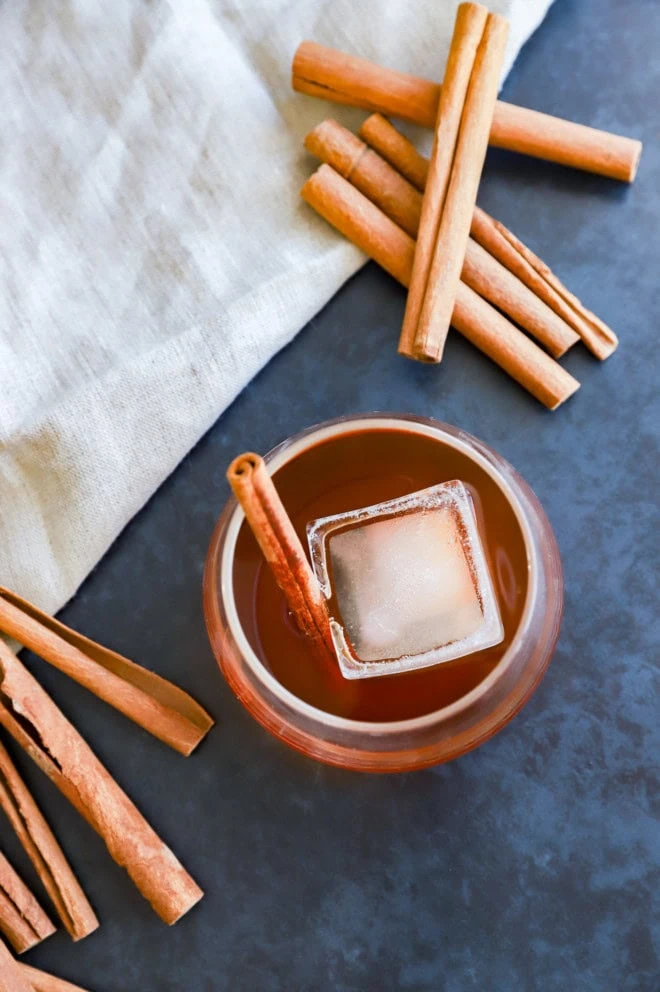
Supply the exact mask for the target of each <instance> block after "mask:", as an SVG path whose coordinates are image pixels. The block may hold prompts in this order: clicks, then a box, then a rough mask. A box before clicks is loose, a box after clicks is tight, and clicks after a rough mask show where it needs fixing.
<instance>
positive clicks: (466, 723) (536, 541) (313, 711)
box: [203, 414, 563, 772]
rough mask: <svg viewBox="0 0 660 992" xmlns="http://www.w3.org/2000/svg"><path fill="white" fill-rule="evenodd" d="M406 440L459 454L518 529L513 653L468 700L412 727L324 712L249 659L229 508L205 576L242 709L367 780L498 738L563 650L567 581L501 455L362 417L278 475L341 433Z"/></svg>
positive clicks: (234, 508) (535, 506)
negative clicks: (520, 544)
mask: <svg viewBox="0 0 660 992" xmlns="http://www.w3.org/2000/svg"><path fill="white" fill-rule="evenodd" d="M373 429H381V430H405V431H412V432H417V433H422V434H424V435H426V436H427V437H431V438H436V439H437V440H438V441H441V442H442V443H443V444H445V445H450V446H452V447H455V448H458V449H459V450H460V451H461V452H462V453H463V454H464V455H467V456H468V457H469V458H471V459H473V460H474V461H476V462H477V463H478V464H479V466H480V467H481V468H482V469H483V470H485V471H486V472H488V474H489V475H490V476H491V478H492V479H493V480H494V481H495V482H496V484H497V485H498V486H499V487H500V489H501V490H502V492H503V493H504V495H505V497H506V499H507V500H508V502H509V504H510V505H511V507H512V509H513V511H514V513H515V515H516V517H517V520H518V523H519V525H520V528H521V531H522V534H523V538H524V542H525V548H526V555H527V567H528V584H527V594H526V600H525V603H524V608H523V612H522V616H521V620H520V623H519V625H518V628H517V630H516V632H515V635H514V637H513V640H512V642H511V644H510V645H509V647H508V649H507V650H506V652H505V653H504V655H503V656H502V658H501V660H500V661H499V662H498V663H497V665H496V666H495V668H493V670H492V671H491V672H490V674H489V675H487V677H486V678H485V679H484V680H483V681H482V682H480V683H479V684H478V685H476V687H475V688H473V689H472V690H471V691H469V692H468V693H466V694H465V695H464V696H462V697H460V698H459V699H457V700H455V701H454V702H452V703H451V704H450V705H447V706H444V707H442V708H440V709H437V710H435V711H433V712H430V713H426V714H425V715H423V716H419V717H416V718H414V719H407V720H397V721H391V722H384V723H375V722H367V721H361V720H352V719H347V718H345V717H339V716H336V715H334V714H331V713H327V712H324V711H323V710H322V709H319V708H317V707H315V706H311V705H310V704H308V703H306V702H305V701H303V700H301V699H299V698H298V697H297V696H295V695H294V694H293V693H292V692H290V691H289V690H288V689H286V688H285V687H284V686H282V685H281V684H280V683H279V682H278V681H277V680H276V679H275V678H274V676H273V675H272V673H271V672H270V671H269V670H268V668H267V667H266V665H264V664H263V662H262V661H261V660H260V659H259V657H258V656H257V654H256V653H255V651H254V650H253V649H252V647H251V645H250V643H249V642H248V639H247V637H246V636H245V633H244V631H243V630H242V627H241V623H240V620H239V617H238V611H237V609H236V603H235V600H234V588H233V555H234V549H235V546H236V540H237V537H238V533H239V530H240V527H241V524H242V523H243V520H244V516H243V512H242V510H241V509H240V508H239V507H238V505H237V503H236V501H235V499H233V498H231V499H230V500H229V502H228V503H227V505H226V507H225V509H224V511H223V513H222V515H221V517H220V519H219V520H218V523H217V525H216V528H215V530H214V532H213V536H212V538H211V542H210V546H209V551H208V555H207V559H206V568H205V573H204V589H203V596H204V614H205V618H206V625H207V630H208V635H209V639H210V642H211V647H212V649H213V652H214V654H215V656H216V659H217V661H218V664H219V666H220V669H221V671H222V673H223V675H224V676H225V678H226V679H227V682H228V683H229V685H230V686H231V688H232V689H233V691H234V693H235V694H236V696H237V697H238V699H239V700H240V701H241V703H242V704H243V705H244V706H245V708H246V709H247V710H248V711H249V712H250V713H251V714H252V715H253V716H254V717H255V719H257V720H258V721H259V723H261V724H262V725H263V726H264V727H265V728H266V729H267V730H269V731H270V732H271V733H272V734H274V735H275V736H276V737H278V738H279V739H280V740H282V741H284V742H285V743H286V744H289V745H290V746H291V747H293V748H295V749H297V750H298V751H301V752H302V753H303V754H306V755H308V756H309V757H311V758H315V759H316V760H318V761H323V762H326V763H328V764H331V765H338V766H340V767H343V768H349V769H354V770H358V771H369V772H394V771H409V770H412V769H416V768H424V767H427V766H429V765H433V764H436V763H439V762H443V761H450V760H452V759H453V758H456V757H458V756H459V755H461V754H465V753H466V752H467V751H469V750H471V749H472V748H475V747H477V746H478V745H479V744H481V743H483V741H485V740H487V739H488V738H489V737H491V736H492V735H493V734H495V733H497V731H499V730H501V728H502V727H503V726H505V724H507V723H508V722H509V721H510V720H511V719H512V718H513V717H514V716H515V714H516V713H517V712H518V710H519V709H520V708H521V707H522V706H523V705H524V704H525V703H526V702H527V700H528V699H529V697H530V696H531V695H532V693H533V692H534V690H535V688H536V686H537V685H538V683H539V681H540V679H541V677H542V676H543V673H544V672H545V669H546V668H547V666H548V663H549V661H550V658H551V656H552V653H553V651H554V648H555V644H556V642H557V637H558V635H559V627H560V623H561V617H562V611H563V579H562V569H561V561H560V558H559V551H558V548H557V542H556V540H555V537H554V534H553V532H552V528H551V527H550V523H549V521H548V518H547V517H546V515H545V513H544V511H543V508H542V507H541V505H540V503H539V501H538V500H537V498H536V496H535V495H534V493H533V492H532V490H531V489H530V487H529V486H528V485H527V483H526V482H525V481H524V480H523V479H522V478H521V476H520V475H518V473H517V472H516V471H515V470H514V469H513V468H512V467H511V465H509V464H508V462H506V461H505V460H504V459H503V458H501V457H500V456H499V455H498V454H496V452H495V451H493V450H492V449H491V448H489V447H488V446H487V445H486V444H484V443H483V442H481V441H478V440H477V439H476V438H474V437H472V436H471V435H469V434H467V433H465V432H464V431H461V430H459V429H458V428H455V427H451V426H449V425H447V424H442V423H440V422H438V421H435V420H430V419H426V418H421V417H414V416H407V415H401V414H362V415H358V416H354V417H344V418H341V419H339V420H333V421H329V422H327V423H324V424H320V425H318V426H316V427H311V428H309V429H308V430H306V431H303V432H302V433H300V434H296V435H295V436H293V437H291V438H289V439H288V440H287V441H284V442H283V443H282V444H280V445H278V446H277V447H276V448H274V449H273V450H272V451H271V452H270V453H269V454H268V455H267V456H266V461H267V463H268V465H269V468H270V470H271V471H272V472H275V471H276V470H277V469H278V468H280V467H281V466H282V465H284V464H286V463H287V462H289V461H290V460H291V459H294V458H296V457H297V456H298V455H300V454H301V452H304V451H305V450H306V449H307V448H309V447H311V446H313V445H316V444H318V443H319V442H321V441H325V440H327V439H329V438H333V437H335V436H337V435H339V434H341V433H342V432H351V433H353V432H355V431H360V430H373Z"/></svg>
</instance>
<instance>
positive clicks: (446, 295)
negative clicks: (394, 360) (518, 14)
mask: <svg viewBox="0 0 660 992" xmlns="http://www.w3.org/2000/svg"><path fill="white" fill-rule="evenodd" d="M507 34H508V24H507V21H506V20H505V18H503V17H500V16H499V15H498V14H489V13H488V11H487V10H486V9H485V8H484V7H482V6H481V5H479V4H473V3H462V4H461V5H460V6H459V8H458V12H457V16H456V25H455V28H454V35H453V37H452V41H451V47H450V49H449V58H448V60H447V70H446V73H445V81H444V85H443V87H442V92H441V94H440V104H439V108H438V121H437V125H436V130H435V137H434V141H433V151H432V153H431V164H430V166H429V174H428V179H427V183H426V190H425V192H424V199H423V201H422V215H421V218H420V222H419V233H418V235H417V248H416V250H415V258H414V262H413V269H412V275H411V279H410V289H409V291H408V300H407V304H406V311H405V315H404V318H403V327H402V329H401V337H400V339H399V352H400V354H402V355H406V356H407V357H408V358H416V359H418V360H420V361H426V362H439V361H441V360H442V354H443V350H444V345H445V340H446V338H447V332H448V331H449V324H450V321H451V315H452V311H453V309H454V300H455V298H456V292H457V289H458V283H459V280H460V276H461V269H462V267H463V261H464V259H465V252H466V250H467V244H468V238H469V235H470V222H471V220H472V212H473V210H474V206H475V203H476V200H477V190H478V188H479V180H480V179H481V172H482V169H483V164H484V160H485V157H486V149H487V147H488V133H489V130H490V124H491V121H492V116H493V110H494V108H495V100H496V98H497V89H498V86H499V80H500V74H501V71H502V65H503V62H504V50H505V46H506V39H507Z"/></svg>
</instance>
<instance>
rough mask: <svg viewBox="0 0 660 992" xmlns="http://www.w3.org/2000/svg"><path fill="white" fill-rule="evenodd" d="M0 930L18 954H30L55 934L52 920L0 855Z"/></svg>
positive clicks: (0, 854) (2, 855)
mask: <svg viewBox="0 0 660 992" xmlns="http://www.w3.org/2000/svg"><path fill="white" fill-rule="evenodd" d="M0 931H2V933H3V934H4V935H5V937H6V938H7V940H8V941H9V943H10V944H11V946H12V947H13V948H14V950H15V951H16V953H17V954H23V953H24V951H29V950H30V948H31V947H34V946H35V944H39V943H40V942H41V941H42V940H45V939H46V937H50V935H51V934H53V933H55V927H54V926H53V924H52V923H51V921H50V920H49V919H48V917H47V916H46V914H45V912H44V911H43V909H42V908H41V906H40V905H39V903H38V902H37V900H36V899H35V897H34V896H33V895H32V893H31V892H30V890H29V889H28V887H27V885H26V884H25V882H24V881H23V880H22V879H21V878H20V877H19V876H18V875H17V874H16V872H15V871H14V869H13V868H12V866H11V865H10V863H9V862H8V861H7V859H6V857H5V856H4V854H2V853H1V852H0Z"/></svg>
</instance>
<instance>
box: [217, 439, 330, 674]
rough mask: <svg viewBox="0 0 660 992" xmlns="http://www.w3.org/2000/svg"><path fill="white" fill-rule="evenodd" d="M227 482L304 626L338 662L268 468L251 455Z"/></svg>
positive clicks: (322, 604) (316, 588) (324, 612)
mask: <svg viewBox="0 0 660 992" xmlns="http://www.w3.org/2000/svg"><path fill="white" fill-rule="evenodd" d="M227 479H228V480H229V484H230V486H231V488H232V490H233V492H234V495H235V496H236V499H237V500H238V502H239V503H240V505H241V508H242V510H243V512H244V514H245V517H246V519H247V522H248V524H249V525H250V528H251V530H252V533H253V534H254V536H255V538H256V540H257V542H258V544H259V547H260V548H261V550H262V552H263V555H264V557H265V559H266V561H267V562H268V564H269V565H270V567H271V569H272V571H273V574H274V576H275V580H276V582H277V584H278V586H279V587H280V589H281V590H282V592H283V593H284V596H285V598H286V601H287V605H288V607H289V609H290V610H291V612H292V613H293V615H294V617H295V618H296V621H297V623H298V626H299V627H300V629H301V631H302V632H303V633H304V634H306V635H307V636H308V637H309V638H310V640H311V641H312V642H313V643H315V644H317V645H318V646H319V647H322V648H323V650H329V651H330V653H331V654H332V657H333V658H334V657H335V654H334V649H333V647H332V639H331V635H330V622H329V617H328V609H327V605H326V601H325V598H324V596H323V593H322V591H321V587H320V585H319V582H318V579H317V578H316V576H315V575H314V572H313V571H312V567H311V565H310V564H309V561H308V560H307V556H306V555H305V551H304V549H303V546H302V542H301V541H300V538H299V537H298V535H297V533H296V531H295V530H294V527H293V524H292V523H291V520H290V519H289V516H288V514H287V512H286V510H285V508H284V506H283V505H282V501H281V499H280V497H279V494H278V492H277V490H276V488H275V485H274V483H273V480H272V479H271V477H270V475H269V474H268V469H267V468H266V463H265V462H264V460H263V458H261V456H260V455H256V454H254V453H253V452H251V451H248V452H245V453H244V454H242V455H239V456H238V457H237V458H235V459H234V461H233V462H232V463H231V465H230V466H229V468H228V469H227Z"/></svg>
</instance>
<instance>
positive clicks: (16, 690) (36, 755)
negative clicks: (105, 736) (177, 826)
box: [0, 641, 203, 924]
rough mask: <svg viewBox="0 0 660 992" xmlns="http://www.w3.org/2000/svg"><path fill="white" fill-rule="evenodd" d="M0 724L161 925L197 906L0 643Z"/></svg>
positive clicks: (153, 840)
mask: <svg viewBox="0 0 660 992" xmlns="http://www.w3.org/2000/svg"><path fill="white" fill-rule="evenodd" d="M0 724H1V725H2V726H4V727H5V729H6V730H7V731H8V732H9V733H10V734H11V735H12V737H13V738H14V739H15V740H16V741H17V742H18V743H19V744H20V745H21V747H22V748H24V750H25V751H26V752H27V753H28V754H29V755H30V757H31V758H32V759H33V761H35V762H36V764H37V765H39V767H40V768H41V770H42V771H43V772H45V774H46V775H48V777H49V778H50V779H51V781H52V782H53V783H54V784H55V785H56V786H57V787H58V789H59V790H60V791H61V792H62V794H63V795H64V796H66V798H67V799H68V800H69V802H70V803H71V804H72V805H73V806H75V808H76V809H77V810H78V812H79V813H80V814H81V815H82V816H83V817H84V818H85V819H86V820H87V822H88V823H89V824H90V825H91V826H92V827H93V828H94V829H95V830H96V831H97V833H98V834H99V835H100V836H101V837H102V838H103V840H104V841H105V843H106V845H107V847H108V850H109V852H110V854H111V855H112V857H113V858H114V859H115V861H116V862H117V863H118V864H120V865H122V867H124V868H125V869H126V871H127V872H128V874H129V875H130V877H131V878H132V879H133V881H134V883H135V885H136V886H137V888H138V889H139V890H140V892H141V893H142V895H143V896H144V897H145V899H147V900H148V901H149V902H150V903H151V905H152V906H153V908H154V909H155V911H156V912H157V913H158V915H159V916H160V917H161V919H163V920H164V921H165V922H166V923H170V924H171V923H175V922H176V921H177V920H178V919H179V918H180V917H181V916H183V914H184V913H187V912H188V910H189V909H191V908H192V906H194V905H195V903H196V902H198V901H199V899H201V897H202V895H203V893H202V891H201V889H200V888H199V886H198V885H197V884H196V883H195V882H194V881H193V879H192V878H191V877H190V875H189V874H188V873H187V872H186V871H185V869H184V868H183V867H182V865H181V864H180V863H179V861H178V860H177V859H176V858H175V856H174V854H173V853H172V852H171V851H170V849H169V848H168V847H167V846H166V845H165V844H164V843H163V841H162V840H161V839H160V838H159V837H158V835H157V834H156V833H155V831H154V830H153V828H152V827H150V826H149V824H148V823H147V821H146V820H145V819H144V817H143V816H142V814H141V813H140V812H139V810H138V809H137V808H136V807H135V805H134V804H133V803H132V802H131V800H130V799H129V798H128V796H127V795H126V794H125V792H123V791H122V789H121V788H120V787H119V786H118V785H117V783H116V782H115V780H114V779H113V778H112V776H111V775H110V773H109V772H108V770H107V769H106V768H105V767H104V766H103V765H102V764H101V762H100V761H99V760H98V758H97V757H96V755H95V754H94V753H93V751H92V750H91V748H90V747H89V746H88V745H87V744H86V742H85V741H84V740H83V738H82V737H81V736H80V734H79V733H78V732H77V730H76V729H75V728H74V727H73V726H72V725H71V724H70V723H69V721H68V720H67V719H66V717H65V716H64V714H63V713H61V711H60V710H59V709H58V708H57V706H56V705H55V703H54V702H53V701H52V699H51V698H50V697H49V696H48V695H47V694H46V692H45V691H44V690H43V689H42V688H41V686H40V685H39V683H38V682H37V681H36V679H34V678H33V677H32V675H31V674H30V673H29V672H28V671H27V669H26V668H25V667H24V666H23V665H22V664H21V662H20V661H19V660H18V658H17V657H16V655H15V654H14V653H13V651H11V650H10V649H9V648H8V647H7V646H6V645H5V644H4V643H3V642H2V641H0Z"/></svg>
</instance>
